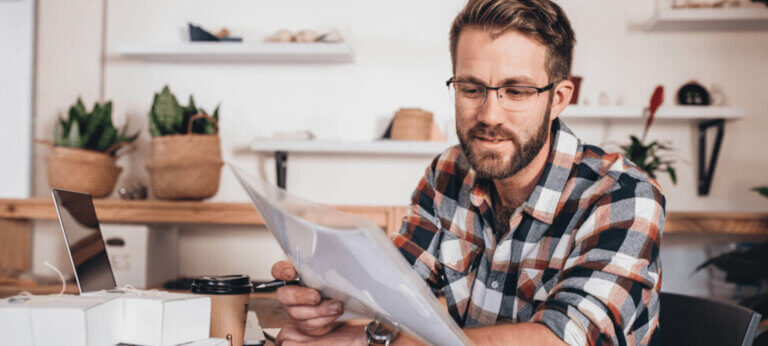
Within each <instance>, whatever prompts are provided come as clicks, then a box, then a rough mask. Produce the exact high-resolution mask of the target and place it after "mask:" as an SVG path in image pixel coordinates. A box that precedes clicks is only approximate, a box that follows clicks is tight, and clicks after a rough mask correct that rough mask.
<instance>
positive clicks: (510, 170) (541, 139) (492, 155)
mask: <svg viewBox="0 0 768 346" xmlns="http://www.w3.org/2000/svg"><path fill="white" fill-rule="evenodd" d="M551 108H552V98H551V97H550V98H549V102H548V104H547V110H546V112H545V114H544V119H543V120H542V122H541V125H540V126H539V128H538V130H537V131H536V134H534V136H533V138H531V139H530V140H529V141H528V142H525V143H522V144H521V143H520V138H519V137H518V136H517V135H516V134H515V133H514V132H512V131H510V130H508V129H506V128H503V127H502V126H501V125H497V126H494V127H488V126H487V125H485V124H483V123H478V124H477V125H475V127H473V128H472V129H470V130H469V131H468V132H467V134H466V135H463V134H462V133H461V132H460V130H458V131H457V132H458V137H459V143H460V144H461V148H462V149H463V150H464V154H465V155H466V156H467V158H468V159H469V163H470V164H471V165H472V168H473V169H474V170H475V172H476V173H477V176H478V177H479V178H483V179H504V178H508V177H511V176H513V175H515V174H517V172H519V171H520V170H521V169H523V168H525V167H527V166H528V165H529V164H530V163H531V161H533V159H534V158H535V157H536V155H537V154H538V153H539V152H540V151H541V148H542V147H543V146H544V144H545V143H546V141H547V140H548V139H549V118H550V111H551ZM459 128H460V127H458V126H457V129H459ZM478 135H480V136H483V137H487V138H507V139H509V141H510V142H512V145H513V146H514V147H515V154H513V155H512V157H510V158H509V162H508V163H507V164H505V163H504V159H505V158H504V157H502V156H501V155H500V154H499V153H498V152H495V151H483V152H479V153H477V155H476V154H475V151H473V150H472V148H471V147H470V145H471V144H470V143H472V139H473V138H474V137H476V136H478Z"/></svg>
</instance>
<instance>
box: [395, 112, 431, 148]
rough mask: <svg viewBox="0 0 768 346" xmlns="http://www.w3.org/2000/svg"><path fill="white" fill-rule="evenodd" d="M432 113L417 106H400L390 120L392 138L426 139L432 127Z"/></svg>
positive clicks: (403, 139) (406, 139)
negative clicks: (392, 119)
mask: <svg viewBox="0 0 768 346" xmlns="http://www.w3.org/2000/svg"><path fill="white" fill-rule="evenodd" d="M433 126H434V125H433V117H432V113H430V112H427V111H423V110H421V109H418V108H402V109H400V110H398V111H397V113H395V119H394V121H393V122H392V139H393V140H401V141H428V140H430V139H431V135H432V128H433Z"/></svg>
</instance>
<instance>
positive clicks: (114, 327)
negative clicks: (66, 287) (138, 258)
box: [0, 295, 123, 346]
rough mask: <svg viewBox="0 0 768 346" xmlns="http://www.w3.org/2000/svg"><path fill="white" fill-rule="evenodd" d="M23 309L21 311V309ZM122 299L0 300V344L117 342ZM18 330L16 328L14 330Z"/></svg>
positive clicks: (92, 345)
mask: <svg viewBox="0 0 768 346" xmlns="http://www.w3.org/2000/svg"><path fill="white" fill-rule="evenodd" d="M22 310H23V311H22ZM122 316H123V302H122V300H121V299H116V298H112V297H85V296H71V295H62V296H59V297H57V296H55V295H51V296H32V297H29V298H28V299H27V300H26V301H24V302H20V303H12V302H11V301H10V300H2V301H0V321H4V322H7V321H8V320H9V317H10V318H17V319H18V322H11V324H10V325H0V329H2V331H1V332H0V335H3V338H5V336H6V335H10V337H9V339H11V340H7V343H6V340H3V342H2V344H3V345H62V346H70V345H71V346H100V345H114V344H117V343H119V342H120V335H121V334H122V327H123V325H122V320H123V318H122ZM16 329H17V330H18V332H17V331H16Z"/></svg>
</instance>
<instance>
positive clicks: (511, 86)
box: [445, 78, 557, 98]
mask: <svg viewBox="0 0 768 346" xmlns="http://www.w3.org/2000/svg"><path fill="white" fill-rule="evenodd" d="M451 83H471V84H474V85H478V86H481V87H483V88H485V95H484V96H483V98H486V97H488V90H496V93H498V92H499V90H500V89H504V88H531V89H534V90H536V94H541V93H543V92H547V91H549V90H552V88H553V87H554V86H555V84H557V82H552V83H549V84H547V85H545V86H544V87H543V88H539V87H536V86H533V85H506V86H500V87H489V86H486V85H482V84H477V83H475V82H469V81H462V80H455V79H453V78H450V79H448V80H447V81H445V86H446V87H450V86H451Z"/></svg>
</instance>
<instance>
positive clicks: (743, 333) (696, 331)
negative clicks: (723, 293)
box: [659, 292, 760, 346]
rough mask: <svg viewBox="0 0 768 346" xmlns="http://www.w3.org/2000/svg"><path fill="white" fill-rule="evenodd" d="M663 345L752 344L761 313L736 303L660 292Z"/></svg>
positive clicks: (734, 345)
mask: <svg viewBox="0 0 768 346" xmlns="http://www.w3.org/2000/svg"><path fill="white" fill-rule="evenodd" d="M660 300H661V311H660V312H659V327H660V328H661V344H662V345H719V346H729V345H733V346H747V345H752V341H753V340H754V339H755V334H756V333H757V326H758V324H760V314H758V313H756V312H754V311H752V310H750V309H747V308H745V307H743V306H739V305H736V304H731V303H726V302H720V301H715V300H710V299H705V298H698V297H691V296H685V295H681V294H674V293H664V292H662V293H661V296H660Z"/></svg>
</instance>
